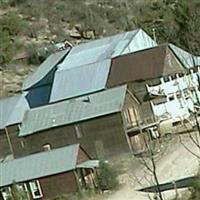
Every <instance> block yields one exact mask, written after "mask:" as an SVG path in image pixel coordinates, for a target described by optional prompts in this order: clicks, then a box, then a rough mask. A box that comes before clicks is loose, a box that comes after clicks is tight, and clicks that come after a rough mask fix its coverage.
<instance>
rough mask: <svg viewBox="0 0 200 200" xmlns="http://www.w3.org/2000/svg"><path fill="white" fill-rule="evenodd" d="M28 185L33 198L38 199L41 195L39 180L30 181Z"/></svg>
mask: <svg viewBox="0 0 200 200" xmlns="http://www.w3.org/2000/svg"><path fill="white" fill-rule="evenodd" d="M29 185H30V189H31V194H32V197H33V199H39V198H41V197H43V195H42V190H41V187H40V183H39V181H37V180H36V181H31V182H29Z"/></svg>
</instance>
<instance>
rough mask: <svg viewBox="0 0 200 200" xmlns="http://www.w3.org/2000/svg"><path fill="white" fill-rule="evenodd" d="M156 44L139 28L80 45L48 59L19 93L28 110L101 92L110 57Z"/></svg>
mask: <svg viewBox="0 0 200 200" xmlns="http://www.w3.org/2000/svg"><path fill="white" fill-rule="evenodd" d="M156 45H157V44H156V42H155V41H154V40H152V39H151V38H150V37H149V36H148V35H147V34H146V33H145V32H144V31H143V30H141V29H137V30H133V31H130V32H125V33H120V34H117V35H114V36H110V37H105V38H101V39H97V40H94V41H90V42H88V43H82V44H79V45H77V46H75V47H72V49H67V50H64V51H60V52H57V53H55V54H52V55H51V56H49V57H48V58H47V59H46V60H45V61H44V62H43V63H42V64H41V65H40V66H39V67H38V69H37V70H36V71H35V72H34V73H33V74H32V75H30V76H29V77H28V78H27V79H26V80H25V81H24V83H23V87H22V90H23V91H26V92H28V94H27V96H26V97H27V99H28V102H29V104H30V107H31V108H33V107H37V106H41V105H45V104H48V103H49V102H56V101H60V100H63V99H69V98H74V97H77V96H80V95H85V94H89V93H92V92H97V91H100V90H103V89H105V82H106V77H107V75H108V73H109V67H110V63H111V58H113V57H115V56H119V55H123V54H127V53H130V52H137V51H140V50H141V49H148V48H151V47H154V46H156ZM83 82H84V84H83ZM69 84H70V87H68V85H69ZM59 88H63V90H62V93H61V92H60V93H59V90H60V89H59ZM58 89H59V90H58Z"/></svg>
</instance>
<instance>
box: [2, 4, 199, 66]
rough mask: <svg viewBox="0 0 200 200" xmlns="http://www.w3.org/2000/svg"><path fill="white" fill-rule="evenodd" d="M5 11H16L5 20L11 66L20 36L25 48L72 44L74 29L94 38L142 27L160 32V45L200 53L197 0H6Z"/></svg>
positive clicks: (4, 54)
mask: <svg viewBox="0 0 200 200" xmlns="http://www.w3.org/2000/svg"><path fill="white" fill-rule="evenodd" d="M74 5H77V6H74ZM1 7H2V8H3V9H5V10H6V9H7V10H11V12H10V11H9V12H7V13H6V14H4V15H1V16H0V27H1V28H0V38H1V41H0V52H1V53H0V64H6V63H9V62H10V61H11V59H12V57H13V55H15V54H16V51H19V50H18V49H19V48H18V45H16V41H17V40H18V39H19V38H20V37H25V40H27V41H22V42H21V44H23V46H26V43H27V42H28V41H30V40H31V41H30V42H29V43H31V44H32V43H35V42H37V41H38V42H40V43H43V45H46V42H47V41H48V42H50V41H55V42H60V41H63V40H65V39H69V40H72V41H73V38H70V36H71V32H70V31H76V32H77V33H78V34H79V37H80V38H81V39H92V38H96V37H101V36H102V35H112V34H115V33H118V32H121V31H129V30H133V29H135V28H138V27H141V28H143V29H144V30H145V31H147V33H149V34H150V35H151V36H153V35H154V32H155V35H154V36H156V38H157V41H158V42H167V41H168V42H172V43H175V44H176V45H178V46H180V47H182V48H184V49H187V50H190V51H192V52H194V53H198V52H199V46H200V38H199V37H198V36H199V33H200V30H199V28H198V27H199V23H200V13H199V12H198V10H199V8H200V2H199V1H197V0H191V1H188V0H167V1H166V0H154V1H147V0H141V1H136V0H135V1H132V0H95V1H92V0H83V1H79V0H73V1H72V0H58V1H52V0H41V1H32V0H26V1H25V0H1V1H0V8H1ZM88 32H92V35H91V34H89V35H88ZM42 36H44V38H45V37H46V39H47V41H44V40H45V39H44V38H43V39H41V37H42ZM33 39H34V40H33ZM41 46H42V44H41Z"/></svg>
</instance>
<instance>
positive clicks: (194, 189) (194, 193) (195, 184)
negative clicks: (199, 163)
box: [190, 175, 200, 200]
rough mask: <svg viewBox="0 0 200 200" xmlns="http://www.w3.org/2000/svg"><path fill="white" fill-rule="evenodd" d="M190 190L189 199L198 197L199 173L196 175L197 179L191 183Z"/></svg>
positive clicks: (199, 192) (199, 194) (199, 189)
mask: <svg viewBox="0 0 200 200" xmlns="http://www.w3.org/2000/svg"><path fill="white" fill-rule="evenodd" d="M190 191H191V197H190V200H199V199H200V175H198V177H197V179H196V180H195V181H194V182H193V183H192V186H191V187H190Z"/></svg>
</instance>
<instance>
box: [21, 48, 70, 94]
mask: <svg viewBox="0 0 200 200" xmlns="http://www.w3.org/2000/svg"><path fill="white" fill-rule="evenodd" d="M68 52H69V49H67V50H64V51H59V52H56V53H54V54H52V55H50V56H49V57H48V58H47V59H46V60H45V61H44V62H43V63H42V64H41V65H40V66H39V67H38V69H37V70H36V71H35V72H34V73H33V74H31V75H30V76H28V78H27V79H25V81H24V82H23V87H22V89H23V90H27V89H29V88H30V87H32V86H33V85H35V84H36V83H38V82H39V81H40V80H42V79H43V78H44V77H45V76H46V75H47V74H48V73H49V72H50V71H51V70H52V69H53V68H54V67H55V66H56V65H57V64H58V63H59V62H60V61H61V60H62V59H63V58H64V56H65V55H66V54H67V53H68Z"/></svg>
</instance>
